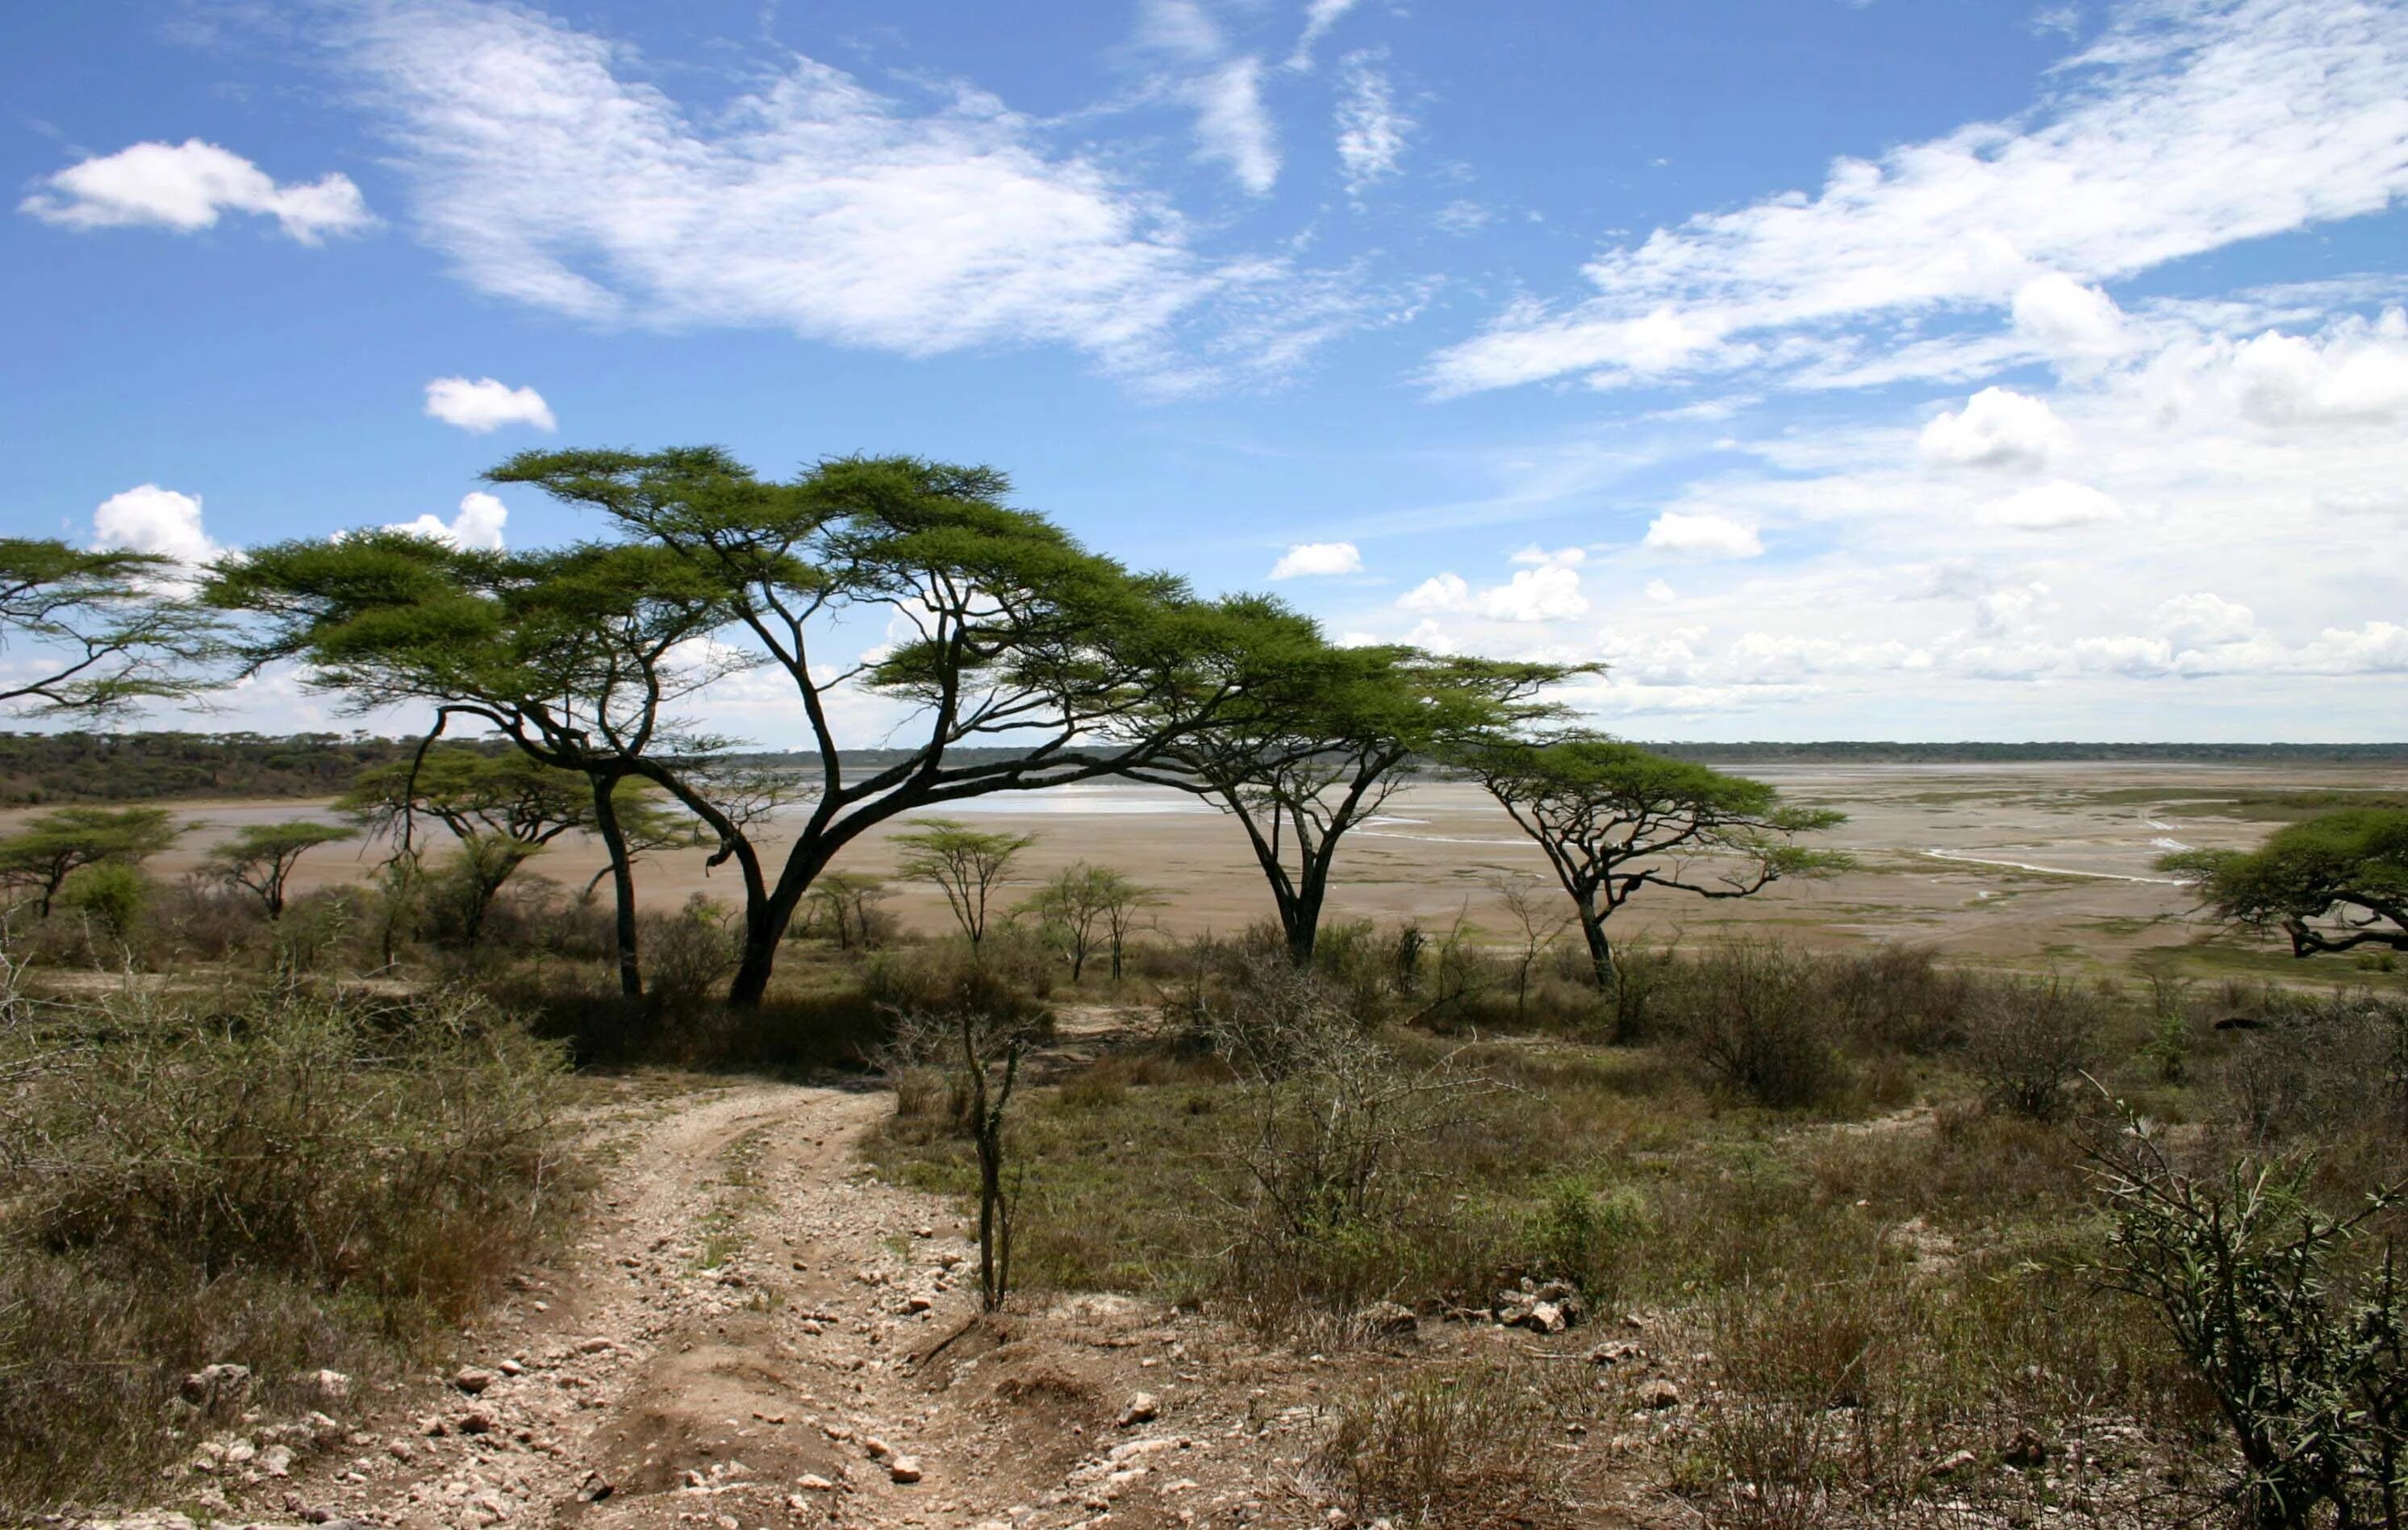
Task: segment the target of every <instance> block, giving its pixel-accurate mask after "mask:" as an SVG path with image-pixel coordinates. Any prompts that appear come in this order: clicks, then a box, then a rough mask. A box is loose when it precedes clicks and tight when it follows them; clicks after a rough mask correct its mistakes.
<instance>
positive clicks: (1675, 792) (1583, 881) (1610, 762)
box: [1457, 734, 1848, 989]
mask: <svg viewBox="0 0 2408 1530" xmlns="http://www.w3.org/2000/svg"><path fill="white" fill-rule="evenodd" d="M1457 763H1459V764H1460V765H1463V766H1464V767H1465V768H1467V769H1469V771H1470V772H1471V774H1472V775H1474V776H1475V777H1477V778H1478V779H1480V781H1481V782H1482V784H1484V785H1485V786H1486V787H1487V788H1488V790H1489V792H1490V793H1491V794H1493V795H1495V797H1496V798H1497V800H1498V802H1499V803H1501V804H1502V805H1503V806H1504V808H1505V810H1506V811H1507V812H1508V813H1510V814H1512V817H1513V822H1515V823H1517V824H1519V825H1520V826H1521V828H1522V832H1523V833H1525V834H1527V835H1528V836H1530V838H1531V839H1532V840H1534V841H1535V842H1536V843H1537V844H1538V846H1539V848H1540V849H1541V850H1542V851H1545V852H1546V856H1547V860H1548V863H1549V864H1550V865H1552V866H1554V868H1555V879H1556V880H1557V881H1558V882H1560V883H1561V884H1562V885H1563V889H1564V891H1565V893H1567V894H1570V897H1571V900H1572V909H1573V912H1574V914H1575V916H1576V917H1577V918H1578V920H1579V922H1580V928H1581V935H1582V937H1584V939H1585V940H1586V941H1587V942H1588V952H1589V961H1590V965H1591V967H1592V969H1593V970H1594V972H1595V974H1596V977H1597V982H1598V987H1599V988H1600V989H1605V988H1611V987H1612V985H1613V946H1612V945H1611V944H1610V943H1609V941H1608V939H1607V937H1606V922H1607V921H1608V920H1609V919H1611V918H1612V917H1613V914H1614V913H1615V912H1617V911H1618V910H1619V909H1621V908H1622V907H1623V906H1624V905H1625V904H1627V902H1629V900H1630V899H1631V898H1632V897H1634V896H1636V895H1637V894H1639V893H1640V892H1641V890H1642V889H1645V888H1650V887H1655V888H1662V889H1666V890H1669V891H1672V892H1679V893H1687V894H1694V895H1696V896H1699V897H1705V898H1743V897H1748V896H1751V895H1753V894H1756V893H1760V892H1762V891H1763V890H1764V889H1765V888H1767V887H1769V886H1770V885H1771V884H1772V883H1774V882H1776V881H1778V880H1780V879H1783V878H1785V877H1806V876H1823V875H1828V874H1829V873H1832V872H1834V871H1838V870H1840V869H1842V868H1843V867H1844V866H1845V865H1847V864H1848V862H1847V859H1846V858H1845V857H1844V856H1842V855H1839V854H1837V853H1835V852H1832V851H1817V850H1810V849H1808V848H1806V847H1804V846H1801V845H1799V844H1798V843H1796V840H1797V838H1798V836H1800V835H1804V834H1813V833H1816V832H1819V831H1821V830H1825V829H1829V828H1833V827H1836V826H1837V825H1839V824H1841V823H1843V822H1846V821H1847V820H1846V815H1844V814H1842V813H1837V812H1832V811H1830V810H1828V809H1825V808H1793V807H1790V806H1787V805H1785V804H1784V803H1783V802H1782V801H1781V798H1780V794H1779V793H1778V792H1776V791H1774V790H1773V788H1772V787H1770V786H1769V785H1767V784H1765V783H1764V782H1762V781H1758V780H1750V779H1747V778H1745V777H1742V776H1726V775H1724V774H1723V773H1722V772H1720V771H1718V770H1713V769H1710V768H1709V767H1707V766H1705V765H1693V764H1690V763H1688V762H1686V761H1683V760H1669V759H1666V758H1664V757H1663V756H1662V755H1659V754H1651V753H1649V752H1648V751H1645V750H1642V749H1640V748H1639V747H1637V746H1636V745H1632V744H1625V743H1621V742H1618V741H1616V740H1614V739H1610V738H1604V737H1599V736H1594V735H1584V734H1575V735H1570V736H1564V737H1560V738H1557V739H1555V740H1553V741H1550V742H1543V743H1536V742H1515V741H1504V742H1492V743H1488V744H1485V745H1483V746H1481V747H1478V748H1476V749H1473V750H1470V751H1465V752H1464V753H1462V754H1459V755H1458V756H1457Z"/></svg>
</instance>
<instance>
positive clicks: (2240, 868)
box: [2157, 808, 2408, 956]
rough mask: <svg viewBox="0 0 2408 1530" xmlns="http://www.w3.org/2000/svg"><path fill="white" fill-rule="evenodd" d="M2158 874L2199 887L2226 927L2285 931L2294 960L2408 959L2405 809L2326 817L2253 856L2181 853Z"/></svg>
mask: <svg viewBox="0 0 2408 1530" xmlns="http://www.w3.org/2000/svg"><path fill="white" fill-rule="evenodd" d="M2157 865H2158V867H2159V868H2160V869H2162V870H2166V871H2171V872H2172V873H2174V874H2175V875H2176V876H2178V877H2181V878H2182V879H2185V880H2186V881H2189V882H2191V883H2193V884H2195V885H2196V886H2197V887H2198V889H2199V893H2200V901H2201V902H2202V904H2203V905H2204V906H2205V907H2206V908H2209V909H2210V910H2212V911H2214V913H2215V914H2217V915H2218V916H2219V917H2221V918H2224V919H2228V920H2230V921H2232V922H2235V923H2240V924H2246V925H2251V926H2254V927H2257V928H2260V929H2262V928H2265V927H2267V926H2269V925H2271V926H2273V927H2274V928H2277V929H2280V930H2281V931H2282V932H2283V933H2284V934H2285V935H2286V936H2287V937H2289V938H2290V942H2291V954H2292V955H2294V956H2315V955H2318V954H2320V953H2324V952H2328V951H2350V950H2353V949H2355V948H2357V947H2359V946H2383V947H2387V948H2389V949H2390V950H2393V951H2408V808H2351V809H2349V810H2347V811H2344V812H2338V813H2326V814H2324V815H2322V816H2321V817H2317V818H2312V819H2309V820H2308V821H2307V822H2304V823H2294V824H2291V825H2290V826H2288V827H2287V828H2282V829H2277V830H2275V831H2274V833H2273V834H2272V835H2271V836H2268V837H2267V840H2266V842H2265V843H2264V844H2263V845H2260V846H2259V847H2258V848H2257V849H2256V850H2255V851H2213V850H2211V851H2200V850H2190V851H2176V852H2175V853H2173V854H2171V855H2168V856H2165V857H2163V858H2161V859H2160V860H2159V861H2158V862H2157Z"/></svg>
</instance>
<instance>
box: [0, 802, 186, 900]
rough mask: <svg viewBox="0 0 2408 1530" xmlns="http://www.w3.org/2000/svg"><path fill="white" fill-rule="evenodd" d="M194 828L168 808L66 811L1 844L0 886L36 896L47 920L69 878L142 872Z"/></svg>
mask: <svg viewBox="0 0 2408 1530" xmlns="http://www.w3.org/2000/svg"><path fill="white" fill-rule="evenodd" d="M191 826H192V825H190V824H179V823H176V822H172V821H170V819H169V817H168V814H167V809H166V808H59V809H58V810H57V811H55V812H49V813H44V814H42V815H41V816H40V817H38V818H36V819H35V820H34V821H33V822H30V823H28V824H27V825H26V826H25V827H24V828H23V829H21V830H19V831H18V832H17V833H15V834H12V835H9V836H7V837H6V838H0V886H12V887H25V888H30V889H32V890H33V893H34V897H35V900H36V903H37V904H38V906H39V908H40V910H41V914H42V917H43V918H45V919H48V918H49V917H50V905H51V904H52V903H53V902H54V901H55V900H56V899H57V897H58V895H59V889H60V888H61V887H62V886H64V885H65V882H66V879H68V878H69V877H72V876H74V875H75V874H76V873H77V872H78V871H80V870H81V869H83V868H84V867H85V866H89V865H120V866H137V865H141V864H142V863H143V862H144V861H147V860H149V859H150V857H151V856H153V855H156V854H158V853H159V852H160V851H163V850H165V849H166V848H167V847H168V846H170V845H172V844H174V843H175V842H176V840H177V837H178V836H180V835H182V834H183V833H184V832H185V830H187V829H189V828H190V827H191Z"/></svg>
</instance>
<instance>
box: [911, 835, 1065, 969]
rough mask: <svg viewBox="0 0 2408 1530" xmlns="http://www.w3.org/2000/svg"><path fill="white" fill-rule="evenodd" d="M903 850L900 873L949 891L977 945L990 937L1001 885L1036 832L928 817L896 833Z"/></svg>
mask: <svg viewBox="0 0 2408 1530" xmlns="http://www.w3.org/2000/svg"><path fill="white" fill-rule="evenodd" d="M895 843H896V845H897V846H898V847H900V849H901V850H902V851H903V855H902V859H901V860H899V861H897V862H896V866H895V872H896V876H898V877H902V878H903V879H906V880H909V881H915V882H928V883H930V884H932V885H934V886H935V887H936V888H937V889H938V890H939V892H941V893H943V894H945V905H946V907H948V908H951V909H953V922H955V923H957V924H959V925H960V926H961V927H962V934H964V935H966V936H968V937H969V941H970V944H971V945H972V946H977V945H980V944H981V943H982V942H983V941H984V940H985V939H986V931H987V916H988V913H989V911H990V909H991V908H992V906H993V903H994V899H995V893H996V889H997V888H998V887H1000V886H1002V885H1003V879H1004V877H1005V875H1006V874H1007V873H1009V872H1010V871H1011V863H1012V862H1013V861H1014V860H1017V859H1018V858H1019V855H1020V852H1021V851H1025V850H1026V849H1027V848H1028V847H1029V846H1031V845H1033V844H1035V843H1037V836H1035V835H1033V834H998V833H994V832H991V831H988V830H984V829H973V828H971V827H970V826H969V825H968V824H967V823H963V822H959V821H957V820H954V819H950V818H928V819H922V820H921V821H920V826H919V827H918V828H916V829H912V830H910V832H908V833H905V834H898V835H896V836H895Z"/></svg>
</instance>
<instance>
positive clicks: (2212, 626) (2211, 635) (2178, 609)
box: [2153, 592, 2257, 648]
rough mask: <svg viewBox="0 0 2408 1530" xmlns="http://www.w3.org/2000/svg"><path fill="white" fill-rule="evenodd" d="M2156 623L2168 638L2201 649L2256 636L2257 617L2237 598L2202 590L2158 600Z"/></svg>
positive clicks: (2188, 646)
mask: <svg viewBox="0 0 2408 1530" xmlns="http://www.w3.org/2000/svg"><path fill="white" fill-rule="evenodd" d="M2153 625H2154V626H2155V627H2156V628H2157V634H2158V635H2159V636H2163V637H2165V638H2167V639H2168V640H2169V641H2171V642H2173V643H2178V644H2180V645H2182V646H2183V647H2185V648H2198V647H2204V646H2210V645H2214V644H2220V643H2238V642H2241V641H2243V640H2244V639H2246V638H2248V637H2251V636H2256V634H2257V614H2256V613H2255V612H2253V611H2251V610H2250V609H2249V608H2248V607H2246V606H2243V605H2242V604H2241V603H2240V602H2238V601H2233V600H2227V599H2225V598H2224V597H2223V596H2221V595H2215V594H2209V593H2204V592H2201V593H2196V594H2187V595H2176V596H2174V597H2173V598H2172V599H2171V600H2167V601H2163V602H2161V603H2159V605H2158V607H2157V617H2156V620H2155V622H2153Z"/></svg>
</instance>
